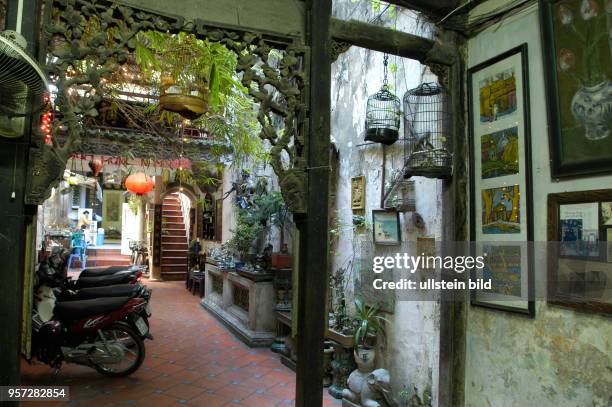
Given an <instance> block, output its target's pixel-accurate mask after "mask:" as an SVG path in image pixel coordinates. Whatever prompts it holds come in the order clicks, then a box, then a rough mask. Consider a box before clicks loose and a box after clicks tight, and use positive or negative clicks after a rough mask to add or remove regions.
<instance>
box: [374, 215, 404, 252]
mask: <svg viewBox="0 0 612 407" xmlns="http://www.w3.org/2000/svg"><path fill="white" fill-rule="evenodd" d="M372 223H373V227H372V233H373V234H374V244H385V245H399V244H400V243H401V241H402V236H401V232H400V222H399V212H397V211H395V210H385V209H375V210H373V211H372Z"/></svg>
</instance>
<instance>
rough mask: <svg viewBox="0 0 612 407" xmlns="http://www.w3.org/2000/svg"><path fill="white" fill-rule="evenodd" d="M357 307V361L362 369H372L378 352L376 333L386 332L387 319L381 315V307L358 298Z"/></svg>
mask: <svg viewBox="0 0 612 407" xmlns="http://www.w3.org/2000/svg"><path fill="white" fill-rule="evenodd" d="M355 308H356V311H357V316H356V317H355V320H354V321H355V325H356V329H355V336H354V338H355V352H354V356H355V362H356V363H357V368H358V369H359V370H360V371H371V370H373V368H374V358H375V356H376V352H375V349H374V345H375V344H376V335H377V334H378V333H381V334H384V330H385V325H384V323H385V322H386V321H387V319H386V318H385V317H383V316H382V315H380V308H379V307H377V306H370V305H367V304H364V302H363V301H362V300H361V299H359V298H356V299H355Z"/></svg>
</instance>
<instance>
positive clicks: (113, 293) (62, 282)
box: [37, 252, 153, 339]
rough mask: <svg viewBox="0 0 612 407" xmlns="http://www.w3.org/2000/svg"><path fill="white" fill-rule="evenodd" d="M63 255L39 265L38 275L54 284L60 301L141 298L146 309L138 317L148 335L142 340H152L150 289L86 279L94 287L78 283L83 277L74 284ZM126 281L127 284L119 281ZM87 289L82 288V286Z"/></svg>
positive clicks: (133, 320)
mask: <svg viewBox="0 0 612 407" xmlns="http://www.w3.org/2000/svg"><path fill="white" fill-rule="evenodd" d="M63 257H65V256H64V255H63V253H62V252H54V253H52V254H51V256H49V258H48V259H47V260H46V261H44V262H42V263H41V264H40V265H39V272H38V273H37V274H39V275H40V276H41V277H42V279H43V280H45V281H47V282H49V283H51V284H52V285H53V287H54V288H53V292H54V295H55V297H56V298H57V300H58V301H61V302H64V301H78V300H87V299H94V298H103V297H104V298H108V297H130V298H142V299H144V300H145V306H144V307H143V308H142V310H141V312H140V314H139V315H138V317H140V319H142V320H143V321H144V322H145V324H146V326H147V330H146V333H144V334H142V335H141V336H142V338H143V339H153V335H151V333H150V331H149V317H150V316H151V306H150V304H149V301H150V299H151V289H150V288H147V287H146V286H145V285H143V284H141V283H140V282H138V281H133V282H132V283H130V284H112V282H113V281H116V279H109V278H91V279H85V280H84V281H89V282H91V281H95V282H97V283H96V284H94V285H91V284H89V285H88V284H83V283H82V282H81V284H79V281H81V278H79V279H78V280H76V281H72V280H71V279H70V278H68V277H66V276H65V273H63V270H64V262H63V261H62V259H63ZM120 275H121V276H123V277H122V278H121V280H125V276H126V275H127V273H124V272H121V274H120ZM139 276H140V275H139V274H136V275H134V276H133V278H130V279H129V280H130V281H132V280H134V279H137V278H138V277H139ZM120 282H124V281H120ZM103 283H110V284H111V285H104V284H103ZM83 285H84V286H85V288H81V287H82V286H83ZM125 322H127V323H128V324H130V325H132V326H135V324H136V316H134V315H130V316H129V317H128V318H127V319H126V321H125Z"/></svg>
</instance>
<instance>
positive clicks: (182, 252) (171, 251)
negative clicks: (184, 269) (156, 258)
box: [161, 245, 189, 259]
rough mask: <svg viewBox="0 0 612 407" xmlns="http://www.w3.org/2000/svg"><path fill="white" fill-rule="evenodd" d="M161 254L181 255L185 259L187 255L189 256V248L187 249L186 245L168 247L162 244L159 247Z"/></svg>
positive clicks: (167, 255)
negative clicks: (183, 247)
mask: <svg viewBox="0 0 612 407" xmlns="http://www.w3.org/2000/svg"><path fill="white" fill-rule="evenodd" d="M161 255H162V258H164V257H182V258H184V259H186V258H187V257H189V250H188V249H187V247H185V249H169V248H166V246H165V245H163V246H162V249H161Z"/></svg>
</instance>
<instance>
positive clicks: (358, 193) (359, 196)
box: [351, 175, 365, 211]
mask: <svg viewBox="0 0 612 407" xmlns="http://www.w3.org/2000/svg"><path fill="white" fill-rule="evenodd" d="M351 209H352V210H354V211H356V210H362V209H365V177H364V176H363V175H360V176H358V177H353V178H351Z"/></svg>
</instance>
